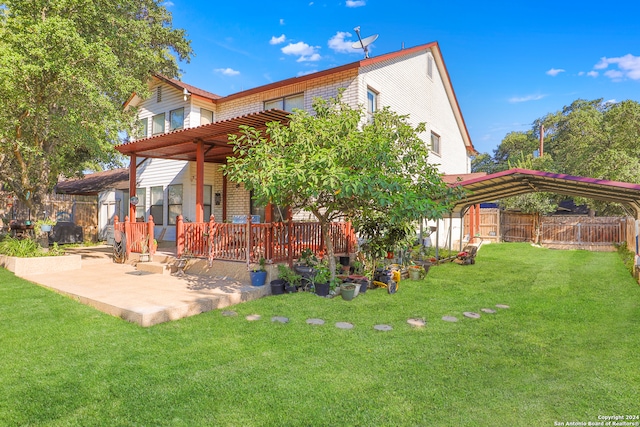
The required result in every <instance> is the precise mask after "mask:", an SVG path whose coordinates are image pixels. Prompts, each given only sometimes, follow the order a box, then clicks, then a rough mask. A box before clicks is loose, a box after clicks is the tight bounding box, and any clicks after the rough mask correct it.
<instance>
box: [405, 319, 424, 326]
mask: <svg viewBox="0 0 640 427" xmlns="http://www.w3.org/2000/svg"><path fill="white" fill-rule="evenodd" d="M407 323H408V324H410V325H411V326H415V327H416V328H420V327H422V326H424V325H426V324H427V322H425V321H424V319H409V320H407Z"/></svg>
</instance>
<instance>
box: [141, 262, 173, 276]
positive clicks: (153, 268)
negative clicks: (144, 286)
mask: <svg viewBox="0 0 640 427" xmlns="http://www.w3.org/2000/svg"><path fill="white" fill-rule="evenodd" d="M136 270H138V271H146V272H148V273H155V274H169V273H171V270H169V266H168V265H167V264H164V263H161V262H156V261H151V262H139V263H137V264H136Z"/></svg>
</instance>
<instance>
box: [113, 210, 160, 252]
mask: <svg viewBox="0 0 640 427" xmlns="http://www.w3.org/2000/svg"><path fill="white" fill-rule="evenodd" d="M154 226H155V224H154V222H153V216H151V215H149V221H148V222H131V221H129V217H128V216H125V217H124V222H120V221H119V219H118V215H116V216H115V217H114V219H113V230H114V232H115V231H119V232H121V233H124V234H125V235H126V236H127V258H128V257H129V256H130V255H131V253H132V252H136V253H142V252H143V247H144V246H145V245H146V247H147V251H148V253H150V254H151V255H153V254H154V253H155V251H156V246H155V237H154V234H153V233H154V231H153V227H154Z"/></svg>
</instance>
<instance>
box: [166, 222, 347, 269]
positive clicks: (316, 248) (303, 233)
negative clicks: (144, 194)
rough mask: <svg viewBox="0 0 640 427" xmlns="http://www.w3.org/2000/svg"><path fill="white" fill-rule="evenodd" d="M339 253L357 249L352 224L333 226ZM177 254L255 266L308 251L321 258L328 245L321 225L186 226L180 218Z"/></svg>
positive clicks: (214, 223) (223, 224)
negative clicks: (262, 262) (262, 260)
mask: <svg viewBox="0 0 640 427" xmlns="http://www.w3.org/2000/svg"><path fill="white" fill-rule="evenodd" d="M329 232H330V233H331V236H332V238H333V242H334V252H335V253H336V254H349V253H351V252H353V251H354V249H355V233H354V231H353V227H352V226H351V223H349V222H335V223H331V225H330V230H329ZM176 241H177V242H176V243H177V245H176V246H177V255H178V256H182V255H187V256H193V257H204V258H207V257H208V258H209V259H221V260H228V261H245V262H251V263H256V262H258V261H259V260H260V258H265V259H266V260H270V261H272V262H282V261H288V262H292V261H293V260H294V259H297V258H299V257H300V254H301V253H302V251H303V250H304V249H306V248H309V249H311V250H312V251H313V252H314V253H315V254H317V255H319V256H322V255H324V254H325V253H326V246H325V244H324V240H323V238H322V233H321V229H320V224H319V223H311V222H297V223H296V222H278V223H266V224H252V223H251V217H248V219H247V223H245V224H228V223H218V222H215V220H214V218H213V216H212V217H211V219H210V221H209V222H206V223H185V222H184V221H183V219H182V217H181V216H179V217H178V222H177V226H176Z"/></svg>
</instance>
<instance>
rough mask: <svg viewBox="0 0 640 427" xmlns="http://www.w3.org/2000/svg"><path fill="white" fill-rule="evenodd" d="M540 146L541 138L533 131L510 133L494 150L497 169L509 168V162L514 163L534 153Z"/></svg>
mask: <svg viewBox="0 0 640 427" xmlns="http://www.w3.org/2000/svg"><path fill="white" fill-rule="evenodd" d="M538 147H539V140H538V139H537V138H536V137H535V136H534V134H533V131H528V132H510V133H508V134H507V135H506V136H505V137H504V139H503V140H502V142H501V143H500V145H499V146H498V148H496V149H495V150H494V152H493V160H494V162H495V163H496V166H495V167H496V171H503V170H506V169H508V168H509V162H511V163H513V162H515V161H517V160H518V159H520V158H522V157H523V156H525V157H526V156H528V155H531V154H533V152H534V151H535V150H537V149H538Z"/></svg>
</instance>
